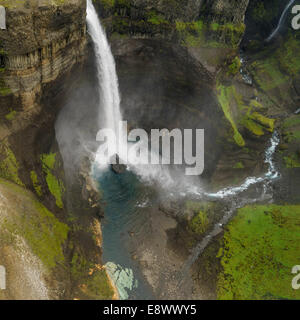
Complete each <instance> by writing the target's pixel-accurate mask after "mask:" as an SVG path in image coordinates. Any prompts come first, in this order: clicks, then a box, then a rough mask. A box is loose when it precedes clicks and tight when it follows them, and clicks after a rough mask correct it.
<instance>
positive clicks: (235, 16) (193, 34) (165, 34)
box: [94, 0, 249, 48]
mask: <svg viewBox="0 0 300 320" xmlns="http://www.w3.org/2000/svg"><path fill="white" fill-rule="evenodd" d="M94 2H95V4H96V5H97V6H98V9H99V13H100V15H101V17H103V18H105V24H106V25H107V27H108V29H109V30H110V31H111V32H112V33H116V34H121V35H130V36H134V37H142V38H145V37H151V38H153V37H154V38H167V39H170V40H172V41H176V42H179V43H182V44H184V45H186V46H191V47H214V48H216V47H222V48H223V47H225V48H228V47H229V48H231V47H237V46H238V44H239V43H240V41H241V39H242V36H243V33H244V29H245V28H244V17H245V12H246V9H247V6H248V2H249V0H243V1H239V2H237V1H224V0H212V1H210V0H197V1H190V0H186V1H179V0H173V1H172V0H164V1H155V0H152V1H145V0H139V1H137V0H126V1H118V0H116V1H107V0H97V1H94Z"/></svg>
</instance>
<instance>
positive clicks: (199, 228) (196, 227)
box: [189, 211, 209, 235]
mask: <svg viewBox="0 0 300 320" xmlns="http://www.w3.org/2000/svg"><path fill="white" fill-rule="evenodd" d="M208 224H209V221H208V218H207V215H206V213H205V212H204V211H199V212H198V213H197V214H196V215H195V216H194V217H193V219H192V220H191V221H190V222H189V227H190V229H191V230H192V232H194V233H197V234H199V235H201V234H203V233H205V232H206V231H207V227H208Z"/></svg>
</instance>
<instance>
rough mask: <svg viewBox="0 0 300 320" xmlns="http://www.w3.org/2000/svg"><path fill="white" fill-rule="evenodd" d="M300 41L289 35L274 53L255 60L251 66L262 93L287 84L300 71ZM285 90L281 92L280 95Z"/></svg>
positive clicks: (284, 91)
mask: <svg viewBox="0 0 300 320" xmlns="http://www.w3.org/2000/svg"><path fill="white" fill-rule="evenodd" d="M299 51H300V41H299V40H298V39H297V38H296V35H293V34H291V35H289V37H288V38H287V39H286V40H285V41H284V43H283V44H282V45H281V46H280V47H279V48H278V49H276V50H275V51H273V52H271V53H269V55H268V57H266V56H265V55H264V56H263V58H261V59H256V61H255V62H254V63H252V65H251V69H252V72H251V73H252V76H253V78H254V80H255V82H256V83H257V84H258V85H259V86H260V87H261V88H262V90H264V91H269V90H272V89H275V88H278V87H281V86H282V85H284V84H288V83H289V81H290V79H291V78H294V77H295V76H296V75H297V74H298V73H299V71H300V57H299ZM285 93H286V90H283V92H281V94H282V95H284V94H285Z"/></svg>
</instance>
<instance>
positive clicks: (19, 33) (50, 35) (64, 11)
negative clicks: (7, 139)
mask: <svg viewBox="0 0 300 320" xmlns="http://www.w3.org/2000/svg"><path fill="white" fill-rule="evenodd" d="M16 3H17V1H16ZM6 16H7V30H1V31H0V45H1V48H2V50H1V53H2V54H1V61H2V69H1V82H0V85H1V88H0V94H1V96H0V115H1V118H4V119H6V120H7V115H8V114H11V113H12V112H13V113H14V117H13V119H12V117H9V120H8V122H9V123H8V122H7V121H6V122H7V124H8V125H9V126H13V127H15V126H18V127H20V125H21V124H20V121H18V124H16V123H15V122H17V120H19V119H20V118H22V119H24V118H26V119H28V114H31V115H32V114H37V113H39V111H40V110H39V105H40V100H41V97H42V96H43V88H44V87H45V85H46V84H49V83H51V82H54V81H55V80H56V79H58V78H59V77H60V76H62V75H64V76H65V75H66V74H67V73H68V72H69V71H70V70H71V69H72V67H73V66H74V65H76V64H80V63H81V62H82V61H83V59H84V53H85V47H86V25H85V1H84V0H72V1H67V2H66V3H65V4H63V5H60V6H56V5H52V4H51V1H43V2H38V3H37V4H35V3H34V2H33V3H32V5H31V6H30V7H29V8H27V7H24V6H15V7H14V6H13V5H12V4H11V1H10V6H9V8H7V10H6ZM31 115H29V117H31ZM23 124H24V126H26V120H25V123H23ZM24 126H23V127H24ZM18 129H19V128H18ZM7 131H8V130H6V132H7ZM9 131H12V130H11V128H10V130H9ZM4 136H5V133H4V132H2V133H0V139H3V138H4Z"/></svg>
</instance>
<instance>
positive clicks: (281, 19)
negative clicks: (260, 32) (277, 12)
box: [266, 0, 295, 42]
mask: <svg viewBox="0 0 300 320" xmlns="http://www.w3.org/2000/svg"><path fill="white" fill-rule="evenodd" d="M294 2H295V0H290V1H289V3H288V4H287V5H286V7H285V8H284V10H283V12H282V14H281V17H280V19H279V22H278V25H277V27H276V29H275V30H274V31H273V32H272V33H271V34H270V35H269V37H268V38H267V39H266V41H267V42H269V41H271V40H272V39H273V38H274V37H275V36H276V35H277V33H278V32H279V30H280V28H281V27H282V24H283V23H284V19H285V17H286V14H287V11H288V10H289V8H290V7H291V5H292V4H293V3H294Z"/></svg>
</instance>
